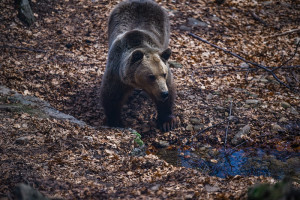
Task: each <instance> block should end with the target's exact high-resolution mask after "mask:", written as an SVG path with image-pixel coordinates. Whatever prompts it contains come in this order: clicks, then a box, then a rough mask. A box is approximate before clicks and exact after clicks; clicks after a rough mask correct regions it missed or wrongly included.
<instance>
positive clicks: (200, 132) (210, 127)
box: [182, 120, 227, 146]
mask: <svg viewBox="0 0 300 200" xmlns="http://www.w3.org/2000/svg"><path fill="white" fill-rule="evenodd" d="M226 121H227V120H226ZM226 121H223V122H220V123H217V124H214V125H212V126H209V127H207V128H205V129H203V130H201V131H199V132H198V133H197V134H195V135H194V136H193V137H191V138H190V139H189V140H188V141H186V143H185V144H183V145H182V146H185V145H187V144H189V143H190V141H193V139H194V138H195V137H197V136H198V135H200V134H202V133H204V132H206V131H208V130H210V129H212V128H214V127H217V126H220V125H222V124H224V123H225V122H226ZM192 144H193V142H192V143H191V145H192Z"/></svg>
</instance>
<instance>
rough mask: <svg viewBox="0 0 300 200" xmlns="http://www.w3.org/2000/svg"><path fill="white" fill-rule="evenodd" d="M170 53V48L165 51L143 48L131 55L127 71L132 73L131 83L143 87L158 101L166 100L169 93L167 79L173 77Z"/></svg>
mask: <svg viewBox="0 0 300 200" xmlns="http://www.w3.org/2000/svg"><path fill="white" fill-rule="evenodd" d="M170 55H171V50H170V49H169V48H168V49H166V50H164V51H163V52H157V51H156V52H155V51H154V52H153V51H143V49H137V50H135V51H133V52H132V53H131V55H130V56H129V62H128V63H127V69H128V71H127V72H126V73H127V75H129V74H130V75H131V78H130V81H131V85H133V86H134V87H137V88H141V89H143V90H144V91H146V92H147V93H148V94H149V95H150V96H151V97H152V98H154V99H156V100H157V101H165V100H166V99H167V98H168V95H169V90H168V86H167V80H168V79H170V78H171V74H170V70H169V67H168V66H167V60H168V59H169V58H170Z"/></svg>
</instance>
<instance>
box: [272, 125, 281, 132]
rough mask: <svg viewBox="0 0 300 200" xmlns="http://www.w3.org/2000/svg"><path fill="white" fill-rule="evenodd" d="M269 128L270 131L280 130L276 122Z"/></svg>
mask: <svg viewBox="0 0 300 200" xmlns="http://www.w3.org/2000/svg"><path fill="white" fill-rule="evenodd" d="M271 129H272V131H275V132H278V131H282V128H281V126H279V125H278V124H276V123H275V124H272V125H271Z"/></svg>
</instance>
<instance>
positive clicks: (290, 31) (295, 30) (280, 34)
mask: <svg viewBox="0 0 300 200" xmlns="http://www.w3.org/2000/svg"><path fill="white" fill-rule="evenodd" d="M294 32H300V28H297V29H292V30H289V31H285V32H283V33H278V34H275V35H271V36H269V37H278V36H283V35H288V34H290V33H294Z"/></svg>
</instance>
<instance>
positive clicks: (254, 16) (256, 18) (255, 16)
mask: <svg viewBox="0 0 300 200" xmlns="http://www.w3.org/2000/svg"><path fill="white" fill-rule="evenodd" d="M249 13H250V15H251V16H252V17H253V19H254V20H256V21H258V22H260V23H262V24H263V25H264V26H268V24H267V23H266V22H265V21H264V20H262V19H261V18H260V17H259V16H257V15H256V14H255V13H254V12H253V11H250V12H249Z"/></svg>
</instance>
